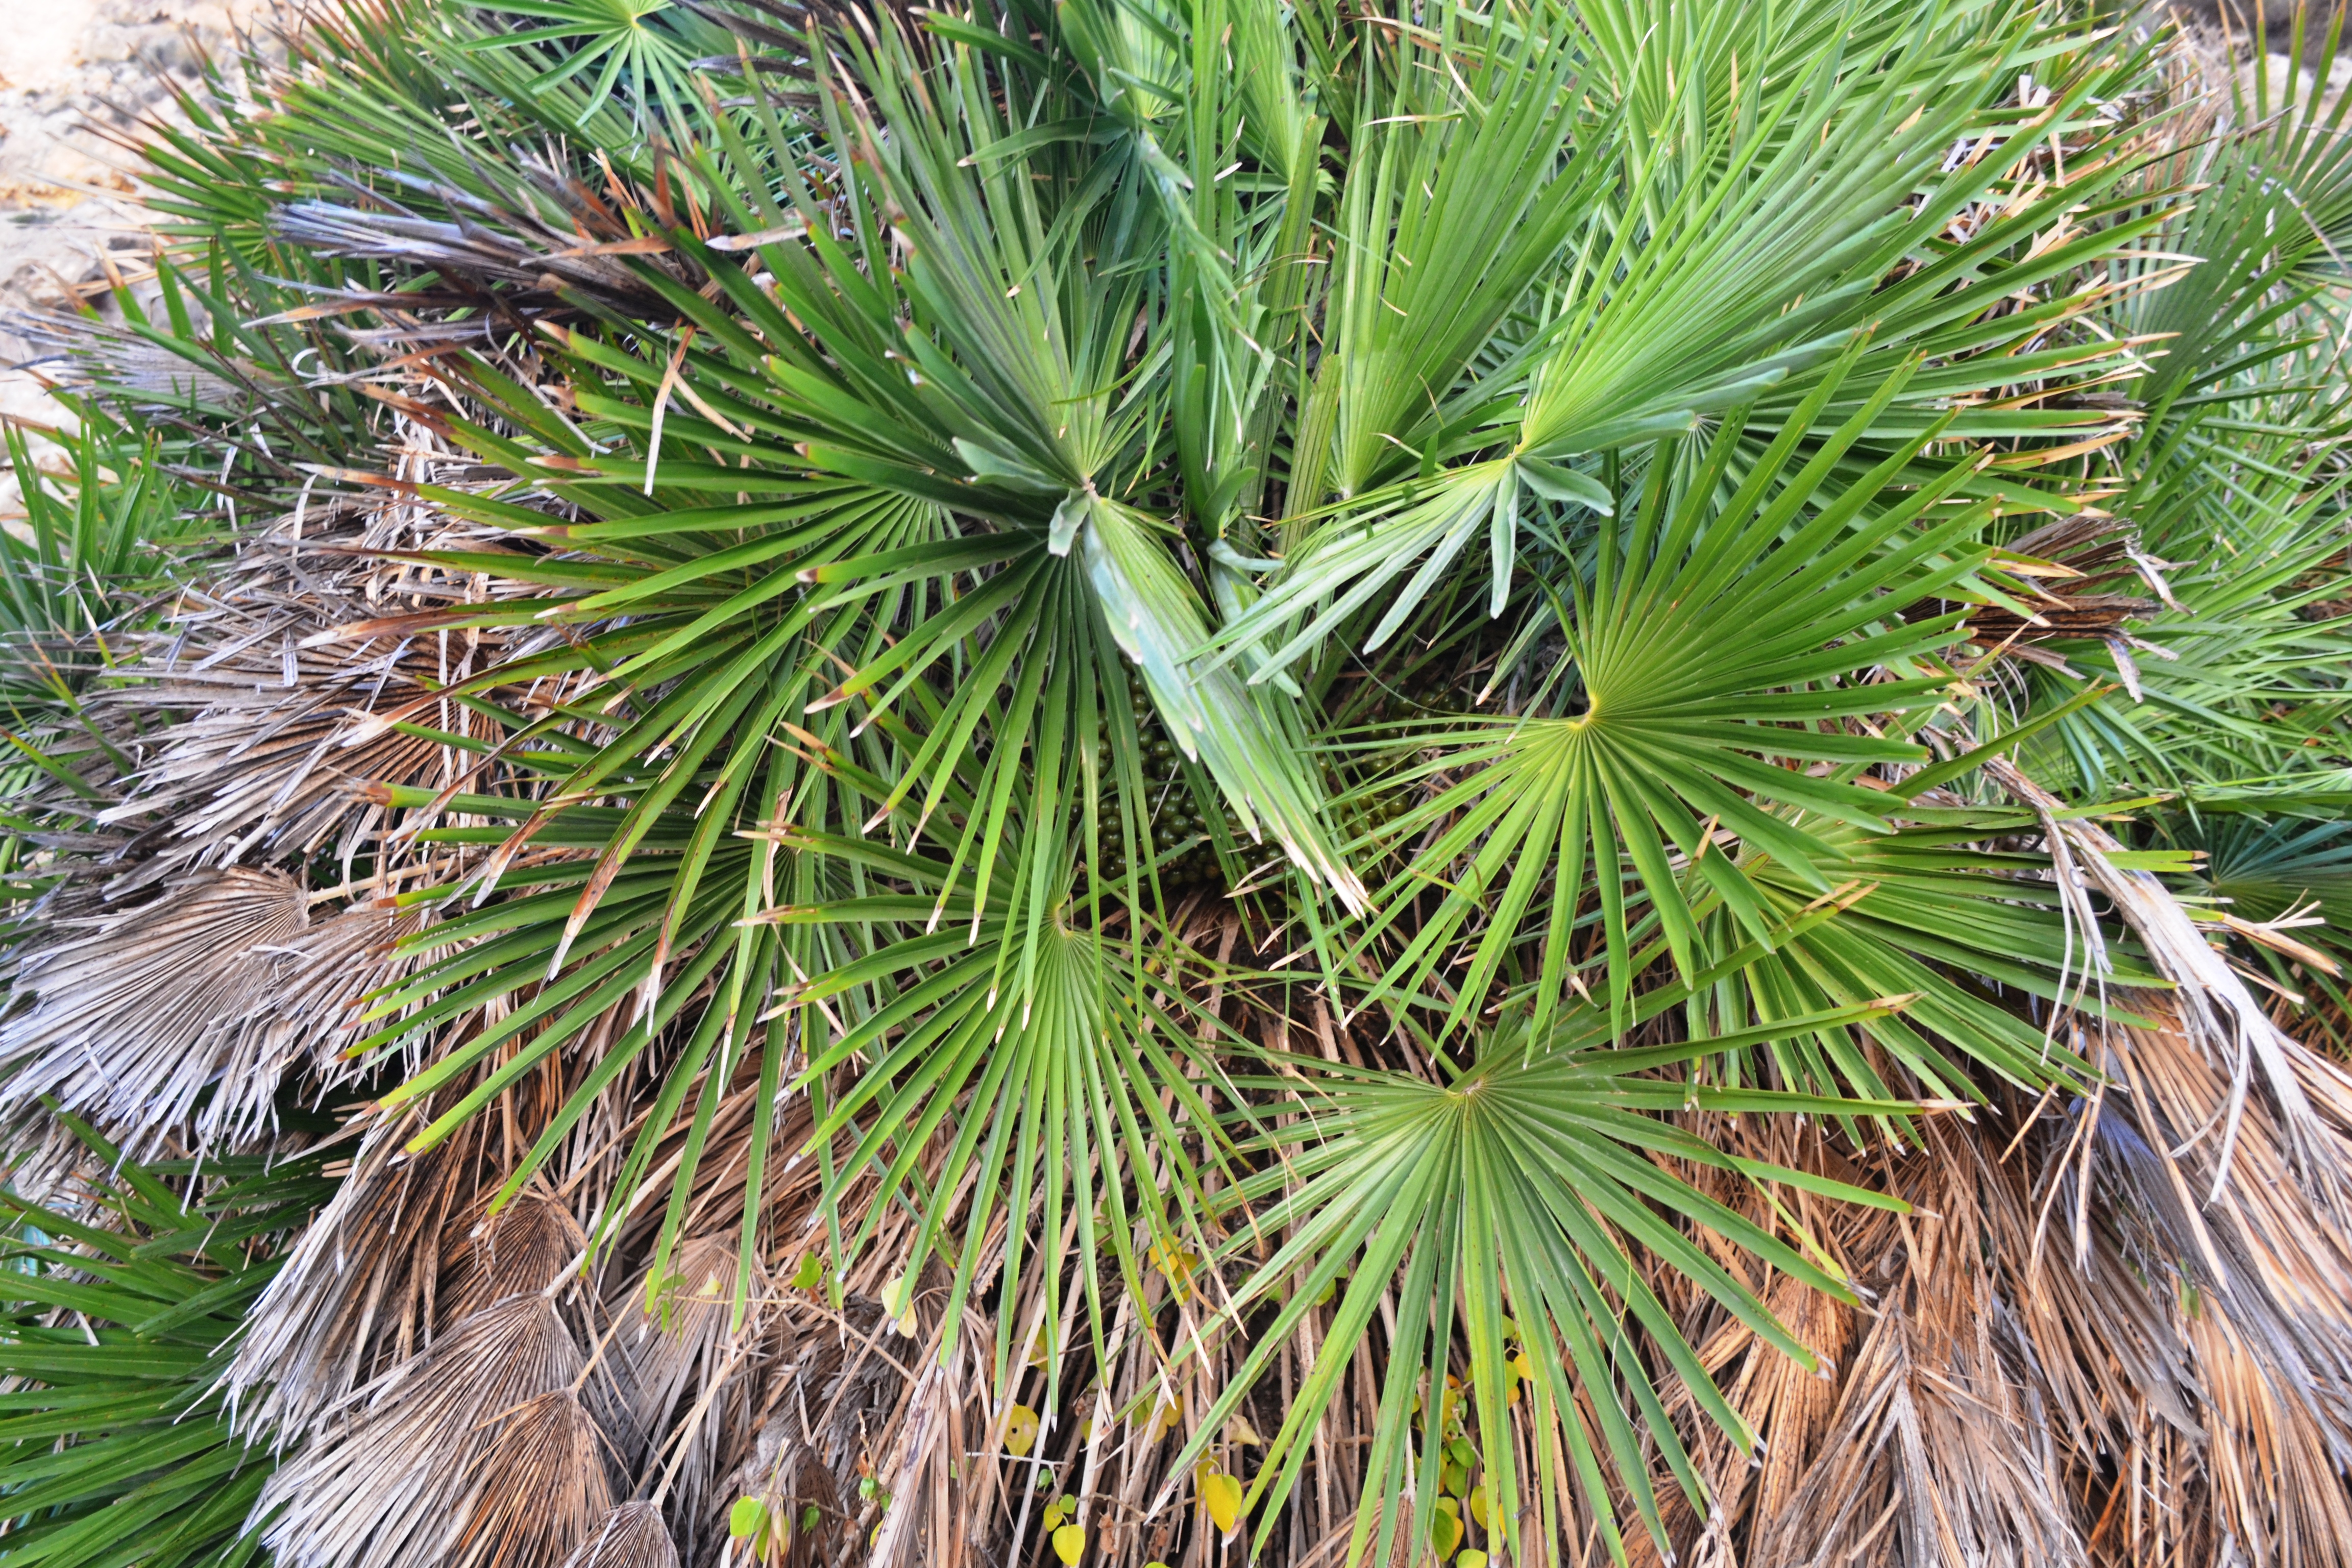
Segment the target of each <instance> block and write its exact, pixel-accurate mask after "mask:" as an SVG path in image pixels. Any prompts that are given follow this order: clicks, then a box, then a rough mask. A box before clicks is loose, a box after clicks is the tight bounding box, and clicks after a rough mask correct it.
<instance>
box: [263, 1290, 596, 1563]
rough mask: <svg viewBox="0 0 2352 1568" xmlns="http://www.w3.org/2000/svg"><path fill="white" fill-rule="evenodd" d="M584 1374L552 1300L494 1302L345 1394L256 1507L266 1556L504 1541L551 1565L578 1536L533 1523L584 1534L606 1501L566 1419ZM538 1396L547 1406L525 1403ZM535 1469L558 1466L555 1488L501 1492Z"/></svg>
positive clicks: (324, 1556) (588, 1454)
mask: <svg viewBox="0 0 2352 1568" xmlns="http://www.w3.org/2000/svg"><path fill="white" fill-rule="evenodd" d="M587 1370H588V1363H587V1362H586V1360H585V1358H584V1356H583V1354H582V1352H581V1349H580V1346H579V1344H578V1343H577V1342H575V1341H574V1340H573V1338H572V1331H571V1330H570V1329H568V1328H567V1327H566V1326H565V1325H564V1322H563V1319H562V1314H561V1313H560V1311H559V1310H558V1309H557V1306H556V1304H555V1302H554V1301H553V1300H551V1298H550V1296H549V1295H547V1294H546V1293H544V1292H535V1293H532V1294H530V1295H519V1296H509V1297H507V1298H506V1299H505V1300H500V1301H497V1302H493V1303H492V1304H491V1305H490V1306H488V1307H486V1308H484V1309H483V1310H481V1311H479V1312H477V1313H475V1314H474V1315H473V1316H471V1317H470V1318H468V1319H467V1320H466V1321H464V1322H462V1323H460V1324H458V1325H457V1327H456V1328H455V1329H454V1330H452V1331H450V1332H449V1333H448V1334H447V1335H446V1337H444V1338H443V1339H441V1341H440V1342H438V1343H436V1345H435V1346H434V1347H433V1348H432V1349H431V1350H430V1351H428V1352H425V1354H423V1355H421V1356H419V1357H417V1358H416V1359H415V1360H414V1361H411V1362H407V1363H403V1364H402V1365H401V1366H399V1367H396V1368H395V1369H394V1370H393V1371H392V1372H391V1373H387V1374H385V1375H384V1376H383V1377H382V1378H380V1379H378V1380H377V1381H376V1382H374V1383H373V1384H369V1385H368V1386H366V1387H364V1388H362V1389H360V1390H358V1391H356V1392H355V1393H354V1394H352V1395H351V1396H350V1397H349V1398H348V1399H347V1400H346V1401H345V1403H344V1404H343V1405H341V1407H339V1408H338V1409H336V1410H334V1411H331V1412H330V1413H329V1415H328V1417H327V1425H326V1426H325V1428H324V1429H323V1430H322V1431H321V1432H320V1435H319V1436H316V1437H314V1438H313V1439H312V1440H311V1442H310V1444H309V1445H308V1446H307V1447H304V1448H303V1449H302V1450H301V1452H300V1453H299V1454H298V1455H297V1456H296V1457H295V1458H292V1459H291V1460H289V1462H288V1463H287V1464H286V1465H284V1466H283V1467H282V1468H279V1469H278V1472H277V1474H275V1475H274V1476H272V1477H271V1478H270V1482H269V1486H268V1489H265V1491H264V1492H263V1494H262V1498H261V1500H260V1502H259V1504H258V1505H257V1510H258V1513H259V1516H260V1517H261V1518H263V1519H266V1520H268V1521H269V1522H268V1532H267V1535H266V1537H265V1539H266V1540H267V1542H268V1545H269V1548H270V1550H271V1552H274V1553H275V1554H276V1556H277V1558H278V1561H279V1562H281V1563H317V1564H325V1563H370V1564H379V1563H380V1564H391V1563H409V1562H415V1561H416V1560H417V1559H418V1558H419V1557H425V1558H430V1559H436V1560H437V1559H439V1558H441V1557H443V1556H444V1555H446V1554H448V1553H452V1552H461V1551H463V1550H467V1549H470V1548H473V1547H480V1546H488V1547H493V1548H497V1549H505V1548H507V1547H509V1546H512V1547H514V1548H515V1549H517V1550H521V1551H528V1552H535V1553H536V1554H535V1555H531V1556H530V1557H528V1559H527V1560H528V1561H530V1562H540V1561H542V1560H543V1561H545V1562H549V1563H560V1562H561V1561H562V1557H563V1556H564V1555H565V1554H566V1553H567V1552H569V1550H570V1548H571V1546H572V1544H574V1543H575V1542H573V1541H570V1540H566V1541H563V1542H561V1543H560V1544H559V1543H558V1542H553V1541H551V1540H550V1539H548V1538H547V1536H546V1534H545V1533H544V1529H543V1527H544V1526H553V1525H556V1524H558V1523H565V1524H571V1525H575V1526H576V1527H577V1529H578V1530H579V1531H585V1530H586V1529H587V1527H588V1526H589V1524H591V1523H592V1522H593V1521H594V1519H595V1518H596V1517H597V1516H598V1514H599V1513H601V1512H602V1510H603V1509H604V1506H606V1503H607V1501H608V1499H607V1497H606V1494H605V1489H604V1474H603V1465H604V1457H603V1455H602V1453H601V1452H599V1450H598V1447H597V1446H596V1445H595V1444H594V1443H593V1442H583V1441H581V1440H579V1439H581V1438H583V1437H584V1436H587V1434H585V1433H584V1432H583V1430H582V1429H581V1428H580V1426H579V1425H578V1420H579V1419H584V1417H579V1418H575V1416H574V1415H573V1414H572V1412H573V1411H576V1410H577V1408H578V1407H577V1405H576V1404H575V1403H574V1402H573V1388H574V1386H575V1384H579V1383H580V1382H582V1381H583V1374H584V1373H586V1372H587ZM543 1398H544V1399H551V1400H553V1401H556V1402H558V1405H562V1406H569V1409H562V1408H558V1405H544V1404H541V1405H536V1406H534V1402H536V1401H541V1400H542V1399H543ZM534 1408H536V1410H537V1413H538V1414H537V1417H536V1419H534V1420H532V1421H530V1423H528V1424H525V1423H524V1422H523V1413H524V1412H526V1411H530V1410H532V1409H534ZM510 1432H511V1433H513V1434H514V1436H515V1441H514V1442H513V1443H511V1444H509V1443H508V1442H507V1441H506V1435H507V1434H509V1433H510ZM575 1461H576V1462H577V1465H575ZM532 1463H545V1464H548V1465H550V1466H551V1467H554V1468H560V1469H563V1470H564V1474H565V1484H564V1485H563V1486H562V1487H559V1488H556V1489H552V1490H549V1489H547V1488H545V1487H544V1486H542V1487H541V1489H539V1490H538V1491H535V1492H516V1491H511V1490H505V1489H502V1483H504V1482H507V1481H510V1480H512V1479H515V1470H514V1467H518V1466H528V1465H530V1464H532ZM578 1466H584V1467H585V1468H587V1469H588V1470H590V1471H591V1472H593V1480H591V1479H587V1478H586V1477H584V1476H582V1475H579V1474H575V1473H573V1470H574V1469H575V1468H578ZM541 1494H544V1495H541ZM559 1500H561V1502H560V1506H561V1507H562V1509H563V1510H564V1511H563V1512H562V1513H561V1514H560V1515H559V1517H558V1519H556V1520H548V1519H547V1518H546V1517H545V1510H544V1508H543V1504H558V1503H559ZM592 1502H593V1506H591V1504H592ZM509 1532H514V1533H513V1535H512V1537H511V1539H510V1536H509ZM521 1560H524V1559H520V1558H519V1559H518V1561H521Z"/></svg>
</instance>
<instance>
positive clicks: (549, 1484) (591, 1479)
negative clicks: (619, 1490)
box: [449, 1389, 613, 1568]
mask: <svg viewBox="0 0 2352 1568" xmlns="http://www.w3.org/2000/svg"><path fill="white" fill-rule="evenodd" d="M491 1423H492V1426H494V1428H495V1435H494V1436H491V1437H490V1438H489V1439H488V1441H487V1442H486V1443H484V1444H483V1445H482V1447H481V1449H480V1452H479V1454H478V1457H477V1458H476V1459H475V1461H474V1473H473V1475H472V1477H471V1478H470V1480H471V1484H472V1487H473V1493H474V1498H473V1506H472V1509H471V1510H470V1511H469V1512H468V1514H467V1519H466V1529H465V1533H464V1534H462V1535H460V1536H459V1537H458V1539H457V1545H456V1546H455V1547H454V1548H453V1549H452V1552H451V1555H450V1559H449V1561H450V1563H452V1565H453V1568H559V1565H560V1564H562V1563H565V1562H568V1561H570V1560H571V1557H572V1553H573V1552H574V1551H575V1550H577V1549H578V1548H579V1547H580V1546H582V1545H583V1544H584V1543H585V1542H588V1541H589V1540H590V1539H592V1538H593V1535H594V1533H595V1531H596V1528H597V1523H598V1521H600V1520H602V1519H603V1518H604V1516H605V1515H606V1514H607V1513H608V1512H609V1511H610V1510H611V1509H612V1506H613V1499H612V1489H611V1486H610V1484H609V1482H608V1480H607V1478H606V1476H605V1457H604V1447H605V1442H604V1434H603V1433H601V1432H599V1431H598V1430H597V1429H596V1423H595V1421H594V1420H593V1418H591V1417H590V1415H589V1414H588V1412H587V1410H586V1409H584V1408H583V1406H582V1405H581V1403H580V1401H579V1400H578V1399H576V1398H574V1397H573V1396H572V1393H571V1392H570V1391H569V1390H568V1389H553V1390H551V1391H549V1392H548V1393H545V1394H539V1395H536V1396H535V1397H533V1398H530V1399H528V1400H526V1401H524V1402H523V1404H522V1405H520V1407H519V1408H517V1409H515V1410H513V1411H508V1412H500V1413H499V1414H498V1415H493V1416H492V1417H491Z"/></svg>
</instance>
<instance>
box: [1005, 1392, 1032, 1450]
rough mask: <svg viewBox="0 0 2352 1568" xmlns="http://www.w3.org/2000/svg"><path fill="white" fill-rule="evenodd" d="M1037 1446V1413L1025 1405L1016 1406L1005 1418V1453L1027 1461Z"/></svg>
mask: <svg viewBox="0 0 2352 1568" xmlns="http://www.w3.org/2000/svg"><path fill="white" fill-rule="evenodd" d="M1036 1446H1037V1413H1036V1412H1035V1411H1034V1410H1032V1409H1030V1408H1029V1407H1028V1406H1027V1405H1014V1406H1013V1408H1012V1409H1011V1410H1010V1411H1008V1412H1007V1413H1006V1415H1005V1417H1004V1451H1005V1452H1006V1453H1008V1454H1011V1455H1012V1456H1013V1458H1016V1459H1025V1458H1028V1457H1029V1450H1030V1449H1032V1448H1034V1447H1036Z"/></svg>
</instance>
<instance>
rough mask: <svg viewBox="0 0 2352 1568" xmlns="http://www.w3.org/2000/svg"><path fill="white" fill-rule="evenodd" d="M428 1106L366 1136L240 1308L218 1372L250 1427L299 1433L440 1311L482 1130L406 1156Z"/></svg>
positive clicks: (403, 1348)
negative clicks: (346, 1171) (260, 1288)
mask: <svg viewBox="0 0 2352 1568" xmlns="http://www.w3.org/2000/svg"><path fill="white" fill-rule="evenodd" d="M432 1109H433V1106H432V1103H431V1102H430V1101H427V1102H426V1103H425V1105H423V1106H420V1107H419V1108H418V1109H417V1111H416V1112H415V1113H413V1114H411V1115H409V1116H406V1117H402V1118H397V1119H394V1120H392V1121H387V1122H385V1123H383V1124H380V1125H379V1126H377V1127H376V1128H375V1129H374V1130H373V1131H371V1132H370V1133H369V1134H368V1136H367V1141H366V1142H364V1143H362V1145H361V1149H360V1153H359V1155H358V1157H357V1158H356V1159H355V1160H354V1161H353V1163H352V1172H351V1174H350V1175H349V1176H348V1177H347V1178H346V1179H345V1180H344V1183H343V1184H342V1187H341V1189H340V1190H339V1191H338V1192H337V1193H336V1194H335V1197H334V1201H333V1202H332V1203H331V1204H329V1205H327V1207H326V1208H325V1210H324V1211H322V1212H321V1213H320V1215H319V1216H318V1217H317V1218H316V1219H314V1220H312V1221H311V1222H310V1226H309V1228H307V1229H306V1230H304V1231H303V1233H302V1235H301V1237H300V1238H299V1240H298V1241H296V1243H295V1244H294V1247H293V1250H292V1252H291V1253H290V1254H289V1256H288V1258H287V1259H286V1263H285V1266H284V1267H283V1268H280V1269H279V1270H278V1274H277V1276H276V1277H275V1278H274V1279H271V1280H270V1282H269V1285H268V1289H266V1290H265V1291H264V1292H263V1293H262V1296H261V1298H260V1300H258V1301H257V1302H256V1303H255V1304H254V1306H253V1308H252V1310H250V1311H249V1312H248V1313H247V1329H246V1333H245V1337H244V1338H243V1339H242V1340H241V1341H239V1342H238V1344H237V1350H236V1356H235V1358H234V1359H233V1360H232V1361H231V1362H230V1363H229V1366H228V1370H227V1372H226V1373H225V1374H224V1376H223V1379H222V1382H223V1385H224V1387H225V1388H226V1391H227V1394H228V1403H229V1407H230V1409H231V1410H232V1411H234V1412H236V1414H237V1415H238V1417H239V1419H240V1422H241V1423H242V1424H244V1425H246V1426H248V1427H249V1428H250V1429H251V1430H253V1431H254V1432H256V1433H268V1434H270V1435H271V1437H272V1440H273V1441H274V1442H276V1443H278V1444H279V1445H286V1444H290V1443H294V1442H297V1441H299V1440H300V1439H301V1438H303V1437H305V1436H308V1435H309V1434H310V1431H311V1429H312V1428H313V1427H314V1426H316V1425H317V1424H318V1423H319V1422H320V1420H321V1419H322V1418H323V1417H324V1416H325V1415H327V1414H328V1413H329V1412H330V1411H331V1410H333V1409H335V1408H336V1407H338V1406H340V1405H341V1404H342V1402H343V1400H344V1398H345V1396H346V1395H348V1394H351V1393H352V1390H353V1389H355V1388H357V1387H359V1386H360V1385H361V1384H362V1383H365V1382H368V1381H369V1380H371V1379H373V1378H374V1377H376V1376H378V1375H380V1374H382V1373H385V1372H387V1371H389V1370H390V1369H391V1368H393V1367H394V1366H395V1365H397V1364H399V1363H404V1362H406V1361H407V1360H409V1358H410V1357H411V1356H413V1355H415V1354H416V1353H417V1352H420V1351H421V1350H423V1349H425V1348H426V1347H428V1346H430V1345H431V1344H432V1343H433V1342H434V1338H435V1329H436V1325H437V1324H446V1323H448V1322H450V1321H452V1318H451V1315H450V1314H449V1313H447V1312H446V1311H442V1310H438V1309H439V1307H440V1301H439V1299H438V1298H439V1293H440V1283H439V1281H440V1273H439V1271H440V1264H441V1259H442V1257H443V1254H444V1251H445V1249H446V1247H447V1246H448V1242H447V1237H448V1236H449V1235H450V1233H451V1232H452V1231H453V1230H455V1231H457V1233H458V1234H460V1235H461V1236H462V1235H463V1234H465V1233H466V1232H467V1230H468V1229H469V1228H470V1227H469V1226H468V1225H467V1220H468V1217H469V1216H470V1215H473V1214H474V1213H475V1212H476V1210H477V1208H478V1204H479V1201H480V1199H479V1192H480V1188H481V1185H482V1182H483V1161H482V1159H481V1151H482V1144H483V1142H484V1135H485V1132H486V1129H485V1128H484V1127H483V1126H482V1125H481V1124H479V1123H476V1124H474V1125H473V1126H471V1127H468V1128H466V1129H463V1130H461V1131H459V1132H458V1133H457V1136H455V1137H453V1138H451V1139H449V1140H447V1141H446V1142H442V1143H439V1144H436V1146H435V1147H433V1148H432V1149H429V1150H427V1151H425V1152H424V1153H422V1154H416V1155H411V1154H409V1153H408V1152H405V1151H404V1149H403V1148H402V1146H401V1145H402V1144H403V1142H404V1141H405V1140H406V1139H408V1138H409V1137H411V1136H413V1135H414V1134H415V1131H417V1129H418V1127H420V1126H421V1125H423V1122H422V1121H421V1118H422V1117H423V1116H425V1115H426V1114H429V1112H430V1111H431V1110H432ZM534 1289H535V1288H534Z"/></svg>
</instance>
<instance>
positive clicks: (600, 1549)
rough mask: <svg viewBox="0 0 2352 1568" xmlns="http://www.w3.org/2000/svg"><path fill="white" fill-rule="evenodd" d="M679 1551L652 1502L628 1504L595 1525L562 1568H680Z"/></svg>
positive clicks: (658, 1510) (659, 1511)
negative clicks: (672, 1542) (671, 1540)
mask: <svg viewBox="0 0 2352 1568" xmlns="http://www.w3.org/2000/svg"><path fill="white" fill-rule="evenodd" d="M677 1563H678V1557H677V1547H676V1546H674V1545H672V1544H671V1543H670V1539H669V1531H668V1530H667V1528H665V1527H664V1525H663V1524H662V1516H661V1510H660V1509H658V1508H656V1507H655V1506H654V1505H653V1504H652V1503H649V1502H625V1503H623V1504H622V1505H621V1506H620V1507H618V1508H616V1509H614V1510H613V1511H612V1512H610V1513H608V1514H606V1515H605V1516H604V1518H603V1519H602V1520H599V1521H597V1523H596V1527H595V1529H594V1530H593V1531H590V1532H589V1536H588V1539H587V1540H585V1541H583V1542H581V1543H580V1546H579V1549H578V1550H577V1551H575V1552H572V1555H571V1556H570V1557H568V1558H566V1559H564V1562H563V1568H677Z"/></svg>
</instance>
